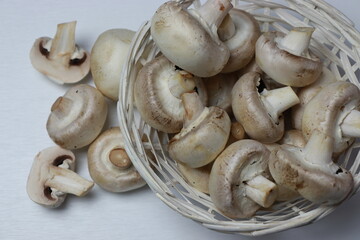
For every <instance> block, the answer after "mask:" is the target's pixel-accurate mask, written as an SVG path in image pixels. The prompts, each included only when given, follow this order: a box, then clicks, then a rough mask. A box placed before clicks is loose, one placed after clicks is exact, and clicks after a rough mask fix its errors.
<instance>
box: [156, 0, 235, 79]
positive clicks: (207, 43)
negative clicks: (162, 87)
mask: <svg viewBox="0 0 360 240" xmlns="http://www.w3.org/2000/svg"><path fill="white" fill-rule="evenodd" d="M185 4H187V2H186V1H185V3H181V2H177V1H169V2H166V3H164V4H163V5H161V6H160V7H159V8H158V10H157V11H156V13H155V14H154V16H153V18H152V20H151V36H152V38H153V40H154V42H155V43H156V45H157V46H158V47H159V49H160V50H161V52H162V53H163V54H164V55H165V56H166V57H167V58H168V59H169V60H170V61H171V62H173V63H174V64H176V65H177V66H179V67H181V68H182V69H184V70H186V71H188V72H190V73H192V74H194V75H196V76H199V77H210V76H214V75H216V74H217V73H219V72H220V71H221V70H222V69H223V68H224V66H225V64H226V63H227V61H228V60H229V57H230V51H229V49H228V48H227V47H226V46H225V44H224V43H223V42H221V41H220V40H219V37H218V34H217V29H218V27H219V25H220V24H221V22H222V21H223V19H224V17H225V16H226V15H227V13H228V12H229V10H230V9H231V8H232V5H231V3H230V1H229V0H209V1H207V2H206V3H205V4H204V5H203V6H201V7H200V8H199V9H198V10H197V11H196V10H187V9H186V7H187V6H185Z"/></svg>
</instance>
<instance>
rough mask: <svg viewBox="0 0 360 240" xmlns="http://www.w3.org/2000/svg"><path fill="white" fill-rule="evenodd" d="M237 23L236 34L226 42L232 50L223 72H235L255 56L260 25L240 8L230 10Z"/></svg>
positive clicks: (234, 21)
mask: <svg viewBox="0 0 360 240" xmlns="http://www.w3.org/2000/svg"><path fill="white" fill-rule="evenodd" d="M229 14H230V16H231V19H232V21H233V23H234V25H235V29H236V31H235V35H234V36H233V37H231V38H230V39H228V40H226V41H225V42H224V43H225V45H226V46H227V47H228V48H229V50H230V58H229V61H228V62H227V64H226V65H225V67H224V68H223V70H222V71H221V72H223V73H229V72H235V71H237V70H239V69H241V68H243V67H245V66H246V65H247V64H249V63H250V62H251V60H252V59H253V57H254V56H255V44H256V41H257V39H258V38H259V37H260V35H261V32H260V26H259V23H258V22H257V21H256V20H255V18H254V17H253V16H252V15H251V14H249V13H247V12H245V11H243V10H240V9H231V10H230V12H229Z"/></svg>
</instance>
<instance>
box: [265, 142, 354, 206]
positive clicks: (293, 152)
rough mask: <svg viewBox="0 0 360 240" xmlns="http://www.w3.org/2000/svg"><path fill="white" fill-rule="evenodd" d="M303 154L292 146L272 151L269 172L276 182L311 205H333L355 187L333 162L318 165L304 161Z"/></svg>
mask: <svg viewBox="0 0 360 240" xmlns="http://www.w3.org/2000/svg"><path fill="white" fill-rule="evenodd" d="M302 151H303V149H302V148H298V147H295V146H291V145H283V146H278V149H277V150H273V151H271V154H270V159H269V169H270V172H271V175H272V177H273V178H274V180H275V182H276V183H277V184H278V185H282V186H284V187H286V188H289V189H291V190H293V191H297V192H299V193H300V195H302V196H303V197H304V198H306V199H308V200H310V201H311V202H313V203H317V204H325V205H334V204H338V203H340V202H341V201H342V200H344V199H345V198H346V197H347V196H348V195H349V193H350V191H351V190H352V187H353V184H354V182H353V178H352V175H351V174H350V172H348V171H347V170H346V169H343V168H341V167H339V166H337V165H336V164H334V163H332V162H331V163H330V164H326V165H318V164H313V163H310V162H308V161H304V160H303V158H304V155H303V153H302Z"/></svg>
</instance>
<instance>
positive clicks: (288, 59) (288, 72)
mask: <svg viewBox="0 0 360 240" xmlns="http://www.w3.org/2000/svg"><path fill="white" fill-rule="evenodd" d="M283 37H284V34H283V33H280V32H266V33H263V34H262V35H261V36H260V37H259V39H258V40H257V42H256V48H255V49H256V50H255V51H256V54H255V55H256V62H257V64H258V65H259V66H260V68H261V69H262V70H263V71H264V72H265V73H266V74H267V75H269V76H270V77H271V78H272V79H274V80H275V81H277V82H279V83H281V84H284V85H288V86H292V87H304V86H307V85H310V84H311V83H313V82H315V81H316V80H317V79H318V78H319V76H320V74H321V72H322V63H321V61H320V59H319V58H318V57H316V56H315V55H313V54H312V53H311V52H310V51H309V53H310V56H311V58H306V57H302V56H296V55H293V54H291V53H289V52H287V51H285V50H282V49H280V48H278V47H277V43H276V41H275V39H278V38H283Z"/></svg>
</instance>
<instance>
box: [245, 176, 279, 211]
mask: <svg viewBox="0 0 360 240" xmlns="http://www.w3.org/2000/svg"><path fill="white" fill-rule="evenodd" d="M245 185H246V187H245V192H246V196H247V197H248V198H250V199H251V200H253V201H254V202H256V203H257V204H259V205H260V206H262V207H265V208H268V207H270V206H271V205H272V204H273V203H274V202H275V200H276V197H277V192H278V190H277V186H276V184H275V183H273V182H272V181H270V180H269V179H267V178H265V177H264V176H262V175H259V176H256V177H255V178H253V179H251V180H249V181H247V182H246V183H245Z"/></svg>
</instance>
